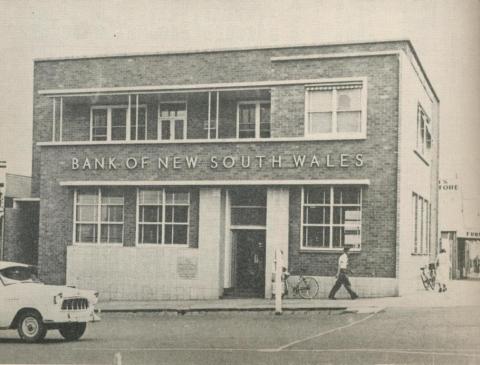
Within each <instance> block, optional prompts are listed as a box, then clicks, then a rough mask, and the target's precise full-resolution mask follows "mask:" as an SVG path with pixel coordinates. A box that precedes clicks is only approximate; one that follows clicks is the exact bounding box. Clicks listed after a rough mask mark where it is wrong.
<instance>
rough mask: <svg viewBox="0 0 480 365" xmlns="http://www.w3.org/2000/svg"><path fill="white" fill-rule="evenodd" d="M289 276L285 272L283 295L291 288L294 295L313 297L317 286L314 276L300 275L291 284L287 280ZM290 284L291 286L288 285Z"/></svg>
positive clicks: (316, 291) (304, 297) (305, 297)
mask: <svg viewBox="0 0 480 365" xmlns="http://www.w3.org/2000/svg"><path fill="white" fill-rule="evenodd" d="M289 276H290V274H289V273H285V293H284V294H283V296H285V295H288V292H289V290H292V292H293V294H294V295H300V297H302V298H303V299H312V298H315V296H316V295H317V293H318V288H319V286H318V282H317V280H316V279H315V278H314V277H312V276H303V275H300V276H299V277H298V280H297V282H296V283H295V285H292V284H290V282H289V280H288V278H289ZM290 281H291V280H290ZM290 285H292V286H291V287H290Z"/></svg>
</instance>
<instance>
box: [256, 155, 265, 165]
mask: <svg viewBox="0 0 480 365" xmlns="http://www.w3.org/2000/svg"><path fill="white" fill-rule="evenodd" d="M266 157H267V156H255V158H256V159H257V160H258V167H259V168H262V166H263V160H265V158H266Z"/></svg>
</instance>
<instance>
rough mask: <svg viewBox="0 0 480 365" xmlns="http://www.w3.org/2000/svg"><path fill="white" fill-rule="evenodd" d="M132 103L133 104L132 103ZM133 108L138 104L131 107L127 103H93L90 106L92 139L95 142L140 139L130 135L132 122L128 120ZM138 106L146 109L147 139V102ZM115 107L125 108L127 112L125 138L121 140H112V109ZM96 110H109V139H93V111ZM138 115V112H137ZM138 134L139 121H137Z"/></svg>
mask: <svg viewBox="0 0 480 365" xmlns="http://www.w3.org/2000/svg"><path fill="white" fill-rule="evenodd" d="M130 105H131V104H130ZM133 108H136V105H131V108H129V106H128V105H127V104H125V105H124V104H119V105H92V106H91V107H90V141H93V142H99V143H101V142H105V141H108V142H110V141H113V142H120V141H138V140H139V139H138V138H137V139H134V140H132V139H131V136H130V129H129V128H131V124H130V123H129V122H128V121H129V119H130V121H131V118H129V113H131V110H132V109H133ZM138 108H139V109H140V108H144V109H145V140H146V138H147V123H148V117H147V106H146V105H145V104H142V105H139V106H138ZM113 109H125V111H126V114H125V118H126V119H125V139H120V140H112V110H113ZM94 110H106V111H107V139H105V140H94V139H93V111H94ZM137 116H138V113H137ZM137 135H138V122H137Z"/></svg>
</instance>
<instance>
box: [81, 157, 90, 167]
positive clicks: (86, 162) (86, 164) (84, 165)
mask: <svg viewBox="0 0 480 365" xmlns="http://www.w3.org/2000/svg"><path fill="white" fill-rule="evenodd" d="M85 169H87V170H91V169H92V166H91V165H90V161H89V159H88V158H86V159H85V161H83V166H82V170H85Z"/></svg>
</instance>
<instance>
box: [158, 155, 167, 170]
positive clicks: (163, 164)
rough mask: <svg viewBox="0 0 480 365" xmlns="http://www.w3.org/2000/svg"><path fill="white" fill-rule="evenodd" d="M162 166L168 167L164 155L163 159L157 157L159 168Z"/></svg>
mask: <svg viewBox="0 0 480 365" xmlns="http://www.w3.org/2000/svg"><path fill="white" fill-rule="evenodd" d="M162 167H163V168H165V169H168V157H165V159H163V158H161V157H159V158H158V168H159V169H161V168H162Z"/></svg>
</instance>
